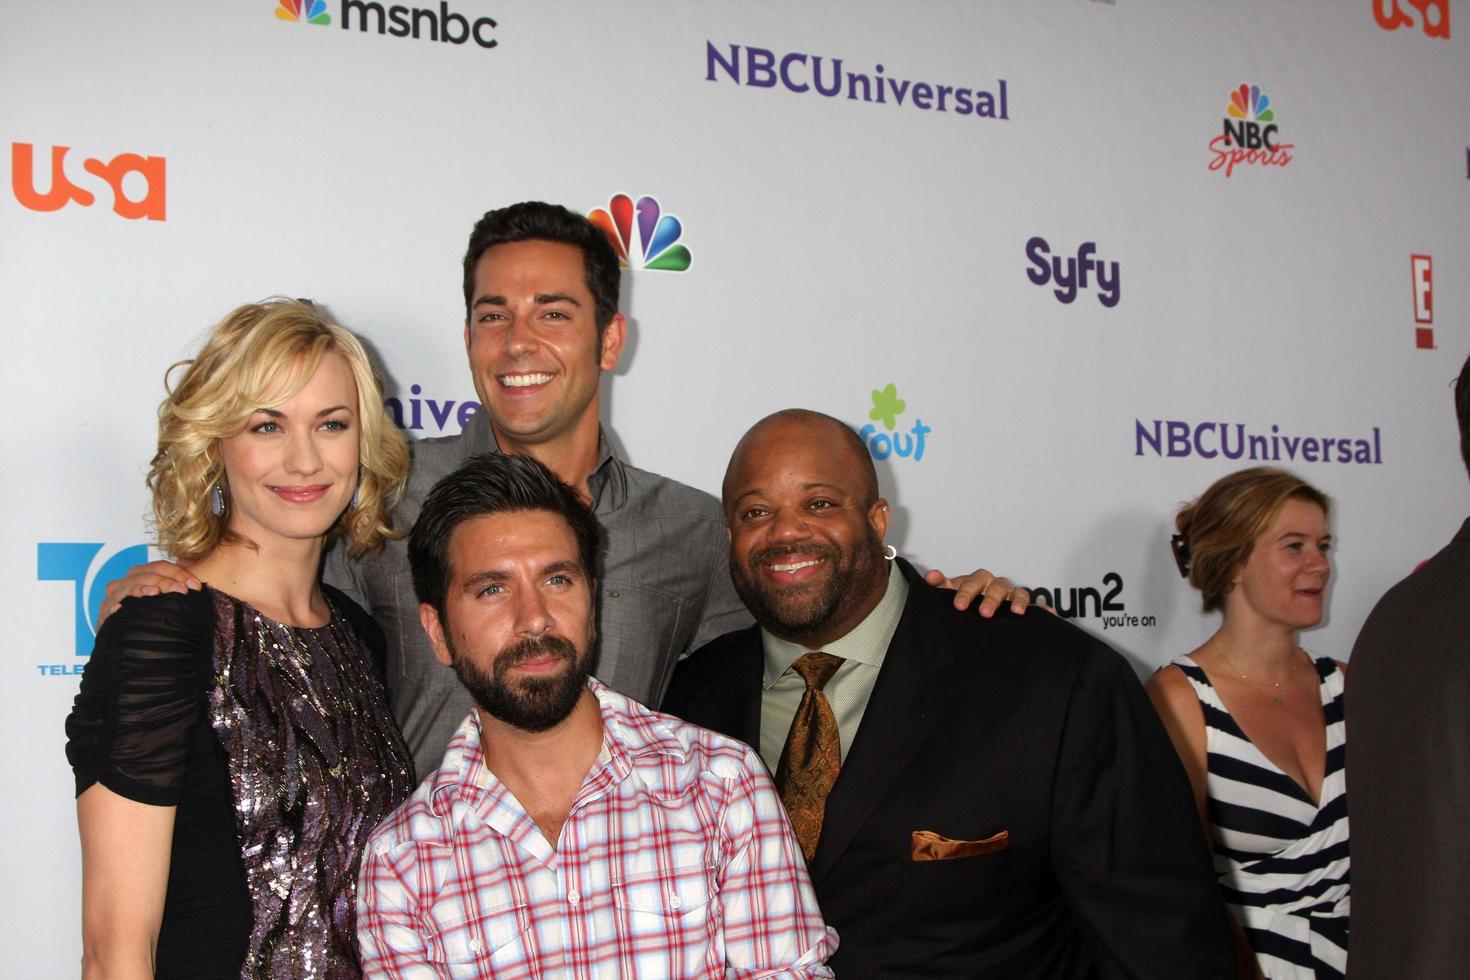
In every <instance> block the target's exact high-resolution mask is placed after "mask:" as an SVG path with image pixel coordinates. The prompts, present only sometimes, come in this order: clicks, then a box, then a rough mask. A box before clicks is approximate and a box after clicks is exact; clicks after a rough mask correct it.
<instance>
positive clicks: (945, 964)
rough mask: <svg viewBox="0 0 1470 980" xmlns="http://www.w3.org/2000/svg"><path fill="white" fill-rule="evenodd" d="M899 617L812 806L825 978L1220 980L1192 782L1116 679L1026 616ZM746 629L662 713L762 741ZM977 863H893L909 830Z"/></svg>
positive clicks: (1091, 649)
mask: <svg viewBox="0 0 1470 980" xmlns="http://www.w3.org/2000/svg"><path fill="white" fill-rule="evenodd" d="M902 568H903V572H904V575H905V576H906V578H907V579H908V583H909V596H908V601H907V603H906V605H905V607H904V611H903V616H902V618H901V620H900V622H899V626H898V631H897V633H896V634H895V635H894V637H893V642H892V644H891V645H890V646H889V648H888V653H887V655H886V658H885V660H884V662H883V668H882V670H881V671H880V673H879V675H878V680H877V682H876V684H875V686H874V690H873V694H872V698H871V699H870V701H869V702H868V706H867V709H866V711H865V712H864V714H863V721H862V725H861V727H860V728H859V729H858V732H857V736H856V738H855V739H854V741H853V743H852V748H851V750H850V751H849V753H848V756H847V758H846V760H844V763H843V767H842V772H841V774H840V775H839V776H838V779H837V784H836V785H835V786H834V787H833V789H832V794H831V796H830V797H829V798H828V801H827V811H826V818H825V821H824V823H823V825H822V836H821V840H820V842H819V844H818V846H817V852H816V856H815V858H814V860H813V862H812V866H811V873H812V881H813V884H814V885H815V887H816V892H817V898H818V900H819V902H820V903H821V907H822V911H823V913H824V915H825V917H826V919H827V922H828V924H830V925H831V926H833V927H834V928H836V929H837V931H838V934H839V936H840V937H841V943H840V946H839V949H838V951H837V955H836V956H835V957H834V958H833V960H832V967H833V969H834V970H835V972H836V974H837V975H838V976H839V977H996V978H1006V980H1019V978H1024V977H1045V978H1060V977H1091V976H1109V977H1111V976H1129V977H1157V978H1160V980H1179V978H1185V977H1205V976H1208V977H1220V978H1227V977H1231V976H1233V972H1232V951H1231V940H1230V936H1229V932H1228V924H1227V919H1226V916H1225V911H1224V906H1223V905H1222V902H1221V897H1220V892H1219V888H1218V886H1217V884H1216V881H1215V874H1214V871H1213V869H1212V868H1211V866H1210V860H1209V856H1208V852H1207V849H1206V846H1205V841H1204V835H1203V834H1202V833H1201V831H1200V824H1199V818H1198V816H1197V815H1196V813H1195V809H1194V804H1193V802H1192V798H1191V795H1190V791H1189V785H1188V782H1187V779H1186V777H1185V775H1184V771H1183V768H1182V767H1181V766H1180V764H1179V760H1178V758H1177V756H1176V755H1175V754H1174V749H1173V747H1172V746H1171V744H1170V742H1169V740H1168V736H1167V735H1166V734H1165V733H1164V729H1163V726H1162V725H1161V724H1160V722H1159V720H1158V718H1157V717H1156V716H1155V714H1154V712H1153V709H1152V706H1151V705H1150V704H1149V702H1148V700H1147V698H1146V697H1145V696H1144V694H1143V691H1142V688H1141V687H1140V686H1139V684H1138V680H1137V678H1136V677H1135V676H1134V675H1133V672H1132V670H1131V668H1129V666H1128V665H1127V663H1126V662H1124V660H1123V659H1122V657H1120V656H1119V655H1118V654H1117V653H1115V652H1114V651H1113V650H1111V649H1110V648H1109V647H1107V646H1106V645H1105V644H1103V643H1101V642H1100V641H1098V640H1095V639H1093V638H1092V637H1090V636H1089V635H1087V634H1086V633H1084V632H1082V631H1081V630H1079V629H1076V628H1075V627H1073V626H1071V625H1070V624H1068V623H1066V622H1064V621H1063V620H1061V619H1058V618H1056V617H1054V616H1050V615H1048V614H1046V613H1044V612H1040V611H1032V612H1031V613H1029V614H1028V615H1026V616H1024V617H1022V616H1013V615H1011V614H1009V613H1006V612H1002V613H999V614H997V616H996V617H995V618H993V619H982V618H981V617H980V616H977V615H975V614H973V613H961V612H957V611H955V610H954V609H953V608H952V606H951V605H950V603H951V601H952V598H953V593H951V592H948V591H943V590H939V589H935V588H933V587H931V586H929V585H927V584H925V583H924V581H923V580H922V579H921V578H920V577H919V576H918V575H917V574H916V573H915V572H914V570H913V569H912V568H910V567H909V566H908V565H907V564H903V565H902ZM761 673H762V650H761V639H760V632H759V630H758V629H756V628H755V627H751V628H749V629H745V630H741V631H739V632H735V633H730V634H727V635H725V636H723V637H721V638H720V639H718V640H715V641H714V642H713V643H710V644H708V645H707V646H705V647H703V648H702V649H700V650H699V651H697V652H696V653H695V654H694V655H693V656H691V657H690V658H688V659H687V660H686V661H685V662H684V663H682V664H680V666H679V669H678V671H677V672H676V673H675V676H674V681H673V685H672V687H671V688H670V690H669V694H668V697H667V698H666V700H665V702H664V708H665V710H667V711H669V712H671V713H673V714H676V715H679V716H681V717H683V718H686V719H688V720H689V721H692V722H694V723H696V724H699V725H703V726H705V727H707V728H713V729H715V730H716V731H720V732H724V733H725V734H728V735H732V736H734V737H736V738H739V739H742V740H743V741H745V742H748V743H750V744H752V745H758V744H759V742H760V712H761ZM918 830H928V831H933V832H934V833H937V834H940V835H942V836H944V837H947V838H951V839H954V840H963V841H981V840H985V839H987V838H990V837H992V836H994V835H996V834H998V833H999V832H1001V831H1005V832H1007V834H1008V835H1009V846H1008V847H1006V848H1004V849H1002V850H996V851H993V852H992V853H986V854H980V855H978V856H975V857H964V858H953V859H949V860H939V861H914V860H912V859H911V847H912V835H913V832H914V831H918Z"/></svg>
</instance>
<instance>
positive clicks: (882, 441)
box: [858, 383, 934, 463]
mask: <svg viewBox="0 0 1470 980" xmlns="http://www.w3.org/2000/svg"><path fill="white" fill-rule="evenodd" d="M908 407H909V406H908V402H906V401H904V400H903V399H902V398H899V397H898V387H897V386H896V385H894V384H892V383H890V384H888V385H886V386H885V387H884V388H883V389H882V390H881V391H879V390H877V389H874V391H873V409H872V411H870V412H868V418H870V419H872V420H873V422H881V423H882V424H883V428H884V429H886V430H887V431H885V432H879V431H878V427H877V426H876V425H874V424H873V423H872V422H869V423H868V424H867V425H864V426H863V427H862V428H861V429H859V430H858V435H859V436H860V437H862V440H863V444H864V445H865V446H867V447H868V452H870V453H872V454H873V458H874V459H887V458H889V457H890V456H902V457H904V458H905V459H907V458H910V457H912V459H913V460H914V462H916V463H917V462H918V461H919V460H921V459H923V458H924V437H925V436H927V435H928V434H929V433H930V432H933V431H934V430H933V429H932V428H930V427H929V426H927V425H925V424H924V420H923V419H921V418H917V417H915V419H914V424H913V427H912V428H910V429H908V430H907V431H902V432H895V431H894V429H895V428H896V427H897V425H898V417H899V416H900V415H902V414H903V413H904V411H905V410H907V409H908Z"/></svg>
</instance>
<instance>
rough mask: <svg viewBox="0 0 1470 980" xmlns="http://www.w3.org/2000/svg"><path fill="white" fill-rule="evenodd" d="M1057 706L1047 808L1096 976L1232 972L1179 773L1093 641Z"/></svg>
mask: <svg viewBox="0 0 1470 980" xmlns="http://www.w3.org/2000/svg"><path fill="white" fill-rule="evenodd" d="M1080 642H1084V643H1089V645H1090V646H1091V650H1090V651H1089V652H1088V654H1087V656H1086V658H1085V661H1084V662H1083V664H1082V665H1081V666H1080V668H1079V670H1078V672H1077V675H1076V678H1075V683H1074V687H1073V690H1072V693H1071V698H1070V702H1069V705H1068V709H1067V721H1066V727H1065V731H1064V732H1063V735H1062V746H1061V757H1060V759H1059V760H1058V764H1057V784H1056V786H1055V787H1054V790H1053V794H1052V800H1053V804H1052V806H1053V813H1052V828H1053V832H1052V842H1051V845H1052V860H1053V863H1054V866H1055V870H1056V875H1057V879H1058V881H1059V882H1060V883H1061V886H1062V889H1063V891H1064V892H1065V893H1066V895H1067V899H1068V901H1069V903H1070V904H1071V906H1072V908H1073V909H1074V911H1075V912H1076V914H1077V917H1078V920H1079V921H1080V922H1081V924H1082V926H1083V928H1084V929H1085V930H1086V932H1087V934H1088V938H1089V940H1090V942H1091V944H1092V947H1093V950H1094V956H1095V959H1096V961H1097V966H1098V971H1099V974H1100V975H1101V976H1104V977H1157V978H1160V980H1164V978H1168V980H1177V978H1185V977H1218V978H1221V980H1226V978H1230V977H1233V976H1234V966H1233V963H1234V959H1233V955H1234V954H1233V949H1232V945H1231V938H1230V932H1229V924H1228V922H1229V920H1228V919H1227V917H1226V912H1225V906H1224V904H1223V901H1222V899H1221V895H1220V889H1219V885H1218V884H1217V882H1216V879H1215V873H1214V870H1213V868H1212V867H1211V862H1210V857H1209V852H1208V849H1207V846H1206V843H1205V838H1204V835H1203V834H1202V833H1201V831H1200V825H1199V818H1198V816H1197V815H1196V814H1195V810H1194V804H1193V802H1192V798H1191V796H1190V790H1189V784H1188V778H1187V777H1186V776H1185V774H1184V768H1183V766H1182V765H1180V763H1179V759H1178V757H1177V756H1176V755H1175V754H1174V749H1173V746H1172V745H1171V744H1170V742H1169V738H1168V735H1167V734H1166V733H1165V732H1164V728H1163V725H1162V724H1161V723H1160V721H1159V719H1158V717H1157V716H1156V715H1155V714H1154V710H1153V707H1152V706H1151V705H1150V704H1149V702H1148V698H1147V697H1146V696H1145V695H1144V693H1143V689H1142V687H1141V686H1140V685H1139V683H1138V680H1137V678H1136V677H1135V676H1134V675H1133V671H1132V669H1131V668H1130V667H1129V666H1128V664H1127V663H1126V662H1125V661H1124V660H1123V658H1122V657H1121V656H1119V655H1118V654H1116V653H1114V652H1113V651H1112V650H1111V649H1109V648H1108V647H1106V646H1105V645H1103V644H1101V643H1099V642H1097V641H1090V642H1089V641H1086V640H1084V641H1080Z"/></svg>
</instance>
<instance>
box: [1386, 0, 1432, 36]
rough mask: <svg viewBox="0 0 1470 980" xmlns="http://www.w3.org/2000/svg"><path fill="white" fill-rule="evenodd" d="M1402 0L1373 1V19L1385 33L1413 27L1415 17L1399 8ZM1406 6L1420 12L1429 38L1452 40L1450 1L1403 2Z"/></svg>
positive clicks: (1405, 0)
mask: <svg viewBox="0 0 1470 980" xmlns="http://www.w3.org/2000/svg"><path fill="white" fill-rule="evenodd" d="M1400 2H1401V0H1373V19H1374V20H1376V21H1378V26H1379V27H1381V28H1383V29H1384V30H1385V31H1396V30H1398V29H1399V28H1400V27H1413V26H1414V15H1413V14H1410V13H1407V12H1406V11H1405V10H1404V9H1403V7H1401V6H1399V4H1400ZM1402 3H1403V4H1404V5H1405V6H1409V7H1413V8H1414V9H1415V10H1418V11H1419V16H1420V17H1421V18H1422V20H1421V21H1420V26H1421V27H1423V28H1424V33H1425V34H1426V35H1428V36H1429V37H1438V38H1444V39H1445V40H1446V41H1448V40H1449V38H1450V0H1402Z"/></svg>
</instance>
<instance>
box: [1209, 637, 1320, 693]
mask: <svg viewBox="0 0 1470 980" xmlns="http://www.w3.org/2000/svg"><path fill="white" fill-rule="evenodd" d="M1210 642H1211V643H1214V642H1215V638H1214V637H1210ZM1215 649H1216V650H1218V651H1219V653H1220V657H1221V659H1223V660H1224V661H1225V663H1227V664H1229V665H1230V669H1231V670H1233V671H1235V672H1236V673H1237V674H1239V675H1240V679H1241V680H1243V681H1250V682H1251V683H1252V684H1264V683H1266V682H1265V681H1251V679H1250V678H1249V677H1247V676H1246V675H1245V671H1243V670H1241V669H1240V668H1239V667H1237V666H1235V661H1234V660H1231V659H1230V657H1229V655H1228V654H1226V653H1225V645H1224V644H1223V643H1222V644H1216V646H1215ZM1300 652H1301V648H1300V647H1296V648H1293V649H1292V651H1291V666H1290V667H1288V668H1287V669H1286V673H1287V676H1288V677H1289V676H1290V675H1291V673H1292V671H1294V670H1296V661H1297V657H1296V655H1297V654H1298V653H1300ZM1285 679H1286V678H1282V680H1285ZM1271 686H1272V687H1273V688H1275V689H1276V693H1275V694H1273V695H1272V696H1271V703H1272V704H1274V705H1276V707H1278V708H1284V707H1286V699H1285V698H1284V697H1282V696H1281V681H1272V682H1271Z"/></svg>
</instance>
